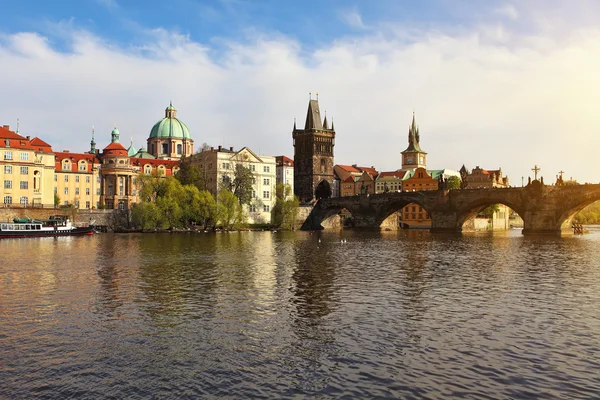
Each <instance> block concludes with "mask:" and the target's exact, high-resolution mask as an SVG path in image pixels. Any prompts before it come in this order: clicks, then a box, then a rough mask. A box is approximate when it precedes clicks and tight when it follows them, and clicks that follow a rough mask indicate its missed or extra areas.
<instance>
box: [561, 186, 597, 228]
mask: <svg viewBox="0 0 600 400" xmlns="http://www.w3.org/2000/svg"><path fill="white" fill-rule="evenodd" d="M596 201H600V190H599V191H594V192H592V193H589V194H587V195H585V196H581V197H573V198H571V202H569V204H565V206H564V207H562V208H560V209H559V211H558V212H557V213H556V223H555V226H554V229H557V230H562V231H566V230H570V229H571V225H572V222H573V218H575V216H576V215H577V214H578V213H579V212H580V211H581V210H583V209H584V208H586V207H587V206H589V205H590V204H593V203H595V202H596Z"/></svg>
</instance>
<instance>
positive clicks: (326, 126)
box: [323, 111, 329, 129]
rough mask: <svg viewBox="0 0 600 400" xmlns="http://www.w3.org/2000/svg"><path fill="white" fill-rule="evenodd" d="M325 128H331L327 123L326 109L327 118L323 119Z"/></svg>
mask: <svg viewBox="0 0 600 400" xmlns="http://www.w3.org/2000/svg"><path fill="white" fill-rule="evenodd" d="M323 129H329V125H327V111H325V119H324V120H323Z"/></svg>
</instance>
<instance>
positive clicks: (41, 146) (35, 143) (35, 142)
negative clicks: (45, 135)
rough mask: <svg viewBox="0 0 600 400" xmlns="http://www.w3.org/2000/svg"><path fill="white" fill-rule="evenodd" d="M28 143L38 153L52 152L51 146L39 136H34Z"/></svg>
mask: <svg viewBox="0 0 600 400" xmlns="http://www.w3.org/2000/svg"><path fill="white" fill-rule="evenodd" d="M29 143H30V144H31V146H32V147H33V148H34V149H35V151H37V152H39V153H52V146H50V145H49V144H48V143H46V142H44V141H43V140H42V139H40V138H39V137H34V138H33V139H31V141H30V142H29Z"/></svg>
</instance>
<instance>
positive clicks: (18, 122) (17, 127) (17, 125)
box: [16, 118, 19, 133]
mask: <svg viewBox="0 0 600 400" xmlns="http://www.w3.org/2000/svg"><path fill="white" fill-rule="evenodd" d="M16 133H19V118H17V132H16Z"/></svg>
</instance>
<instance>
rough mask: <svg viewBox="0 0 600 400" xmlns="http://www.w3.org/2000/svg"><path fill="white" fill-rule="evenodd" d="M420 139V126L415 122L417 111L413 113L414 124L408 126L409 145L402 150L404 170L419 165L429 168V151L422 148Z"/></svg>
mask: <svg viewBox="0 0 600 400" xmlns="http://www.w3.org/2000/svg"><path fill="white" fill-rule="evenodd" d="M420 140H421V137H420V135H419V127H418V126H417V124H416V122H415V113H413V119H412V124H411V125H410V126H409V127H408V147H407V148H406V150H404V151H403V152H402V170H403V171H408V170H411V169H415V168H419V167H422V168H427V153H425V152H424V151H423V150H422V149H421V145H420V144H419V142H420Z"/></svg>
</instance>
